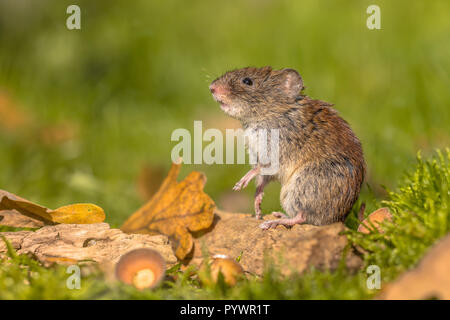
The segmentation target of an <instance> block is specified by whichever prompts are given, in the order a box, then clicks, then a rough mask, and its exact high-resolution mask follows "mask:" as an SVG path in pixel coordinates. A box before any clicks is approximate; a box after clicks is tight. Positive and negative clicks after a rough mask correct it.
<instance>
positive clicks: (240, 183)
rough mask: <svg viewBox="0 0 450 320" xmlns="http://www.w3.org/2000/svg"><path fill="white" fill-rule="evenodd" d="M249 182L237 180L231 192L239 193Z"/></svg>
mask: <svg viewBox="0 0 450 320" xmlns="http://www.w3.org/2000/svg"><path fill="white" fill-rule="evenodd" d="M248 183H249V181H248V180H247V179H241V180H239V181H238V182H237V183H236V184H235V185H234V187H233V191H240V190H242V189H244V188H245V187H247V185H248Z"/></svg>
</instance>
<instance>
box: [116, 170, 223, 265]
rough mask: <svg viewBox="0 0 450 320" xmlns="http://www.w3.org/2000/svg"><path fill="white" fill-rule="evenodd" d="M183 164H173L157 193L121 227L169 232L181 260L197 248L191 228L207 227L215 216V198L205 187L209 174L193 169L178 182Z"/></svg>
mask: <svg viewBox="0 0 450 320" xmlns="http://www.w3.org/2000/svg"><path fill="white" fill-rule="evenodd" d="M180 167H181V164H175V163H174V164H172V167H171V169H170V171H169V173H168V175H167V177H166V179H164V181H163V183H162V185H161V187H160V188H159V190H158V191H157V192H156V194H155V195H154V196H153V197H152V198H151V199H150V201H148V202H147V203H146V204H145V205H144V206H143V207H142V208H140V209H139V210H138V211H136V212H135V213H134V214H133V215H132V216H131V217H130V218H128V220H127V221H125V223H124V224H123V226H122V227H121V229H122V231H124V232H126V233H148V234H154V233H160V234H165V235H167V236H168V237H169V238H170V240H171V242H172V247H173V249H174V252H175V255H176V257H177V258H178V259H179V260H183V259H184V258H185V257H186V256H187V255H188V254H189V253H190V252H191V250H192V248H193V243H194V242H193V240H192V235H191V233H190V231H191V232H196V231H200V230H204V229H207V228H209V227H210V226H211V224H212V222H213V219H214V208H215V204H214V201H212V199H211V198H210V197H209V196H208V195H207V194H206V193H205V192H204V191H203V187H204V186H205V183H206V177H205V175H204V174H202V173H200V172H196V171H193V172H191V173H190V174H189V175H188V176H187V177H186V178H185V179H184V180H183V181H181V182H177V177H178V174H179V171H180Z"/></svg>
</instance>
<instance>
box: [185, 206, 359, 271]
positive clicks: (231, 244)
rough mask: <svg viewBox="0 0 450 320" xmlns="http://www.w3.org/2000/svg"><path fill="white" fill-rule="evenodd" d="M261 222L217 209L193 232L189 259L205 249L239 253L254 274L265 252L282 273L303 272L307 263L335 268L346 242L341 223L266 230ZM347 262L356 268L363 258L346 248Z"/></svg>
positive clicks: (198, 260) (260, 267)
mask: <svg viewBox="0 0 450 320" xmlns="http://www.w3.org/2000/svg"><path fill="white" fill-rule="evenodd" d="M264 219H265V220H270V219H274V217H273V216H266V217H264ZM260 224H261V220H257V219H255V217H254V216H252V215H250V214H238V213H227V212H222V211H219V210H216V212H215V219H214V223H213V226H212V227H211V228H210V229H208V230H207V231H205V232H201V233H197V234H195V237H196V238H195V246H194V250H193V253H192V257H191V258H192V260H191V261H190V263H193V264H200V263H201V261H202V260H203V257H204V250H205V249H206V252H207V253H208V254H209V255H211V256H212V255H216V254H222V255H226V256H228V257H230V258H232V259H235V258H236V257H238V256H241V260H240V264H241V265H242V267H243V268H244V271H245V272H247V273H252V274H256V275H261V274H262V273H263V271H264V262H265V255H266V256H267V257H268V258H269V260H268V261H272V262H271V263H275V266H276V267H277V268H278V269H279V270H280V271H281V272H282V274H284V275H289V274H291V273H292V272H297V273H302V272H304V271H306V270H308V269H309V268H310V267H315V268H317V269H320V270H334V269H336V268H337V267H338V265H339V263H340V261H341V259H342V256H343V252H344V248H345V247H346V245H347V238H346V236H345V235H342V234H341V232H342V231H344V230H345V226H344V225H343V224H342V223H335V224H332V225H328V226H322V227H317V226H312V225H295V226H294V227H292V228H291V229H287V228H286V227H284V226H278V227H276V228H275V229H269V230H262V229H260V228H259V225H260ZM241 254H242V255H241ZM346 265H347V267H348V268H349V269H350V270H357V269H359V268H360V267H361V265H362V261H361V259H360V258H359V257H358V256H357V255H355V254H354V253H353V252H352V251H350V250H349V251H348V253H347V255H346Z"/></svg>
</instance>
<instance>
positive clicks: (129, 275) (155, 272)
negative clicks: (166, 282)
mask: <svg viewBox="0 0 450 320" xmlns="http://www.w3.org/2000/svg"><path fill="white" fill-rule="evenodd" d="M165 272H166V262H165V261H164V258H163V257H162V256H161V255H160V254H159V253H158V252H157V251H155V250H152V249H146V248H142V249H136V250H132V251H129V252H127V253H126V254H124V255H123V256H122V257H121V258H120V260H119V262H117V264H116V272H115V273H116V278H117V279H118V280H120V281H122V282H124V283H126V284H131V285H133V286H135V287H136V288H138V289H141V290H142V289H148V288H154V287H156V286H157V285H158V284H159V283H160V282H161V281H162V279H163V278H164V275H165Z"/></svg>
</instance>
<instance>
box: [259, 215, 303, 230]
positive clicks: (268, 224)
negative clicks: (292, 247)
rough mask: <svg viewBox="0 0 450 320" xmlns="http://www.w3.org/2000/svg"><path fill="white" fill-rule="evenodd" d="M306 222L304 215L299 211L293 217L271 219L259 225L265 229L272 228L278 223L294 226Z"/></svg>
mask: <svg viewBox="0 0 450 320" xmlns="http://www.w3.org/2000/svg"><path fill="white" fill-rule="evenodd" d="M304 222H306V219H305V218H304V217H303V214H302V213H299V214H297V215H296V216H295V217H293V218H283V219H278V220H270V221H266V222H263V223H261V224H260V225H259V227H260V228H261V229H263V230H267V229H270V228H274V227H276V226H278V225H282V226H286V227H292V226H293V225H296V224H302V223H304Z"/></svg>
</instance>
